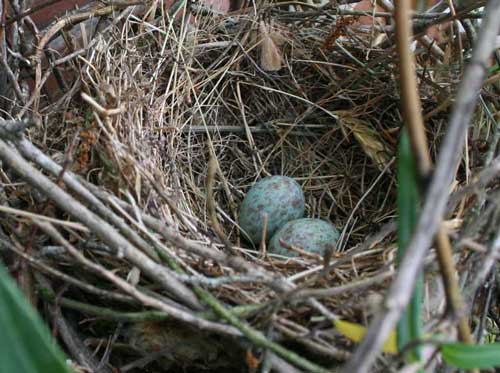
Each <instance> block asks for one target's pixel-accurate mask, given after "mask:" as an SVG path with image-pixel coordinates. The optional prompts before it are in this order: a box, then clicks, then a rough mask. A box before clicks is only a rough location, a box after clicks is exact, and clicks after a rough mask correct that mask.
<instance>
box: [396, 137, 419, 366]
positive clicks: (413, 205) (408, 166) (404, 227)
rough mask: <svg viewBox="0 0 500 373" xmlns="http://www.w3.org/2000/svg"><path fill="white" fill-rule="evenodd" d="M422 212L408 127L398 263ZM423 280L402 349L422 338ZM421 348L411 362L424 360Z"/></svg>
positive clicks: (403, 323)
mask: <svg viewBox="0 0 500 373" xmlns="http://www.w3.org/2000/svg"><path fill="white" fill-rule="evenodd" d="M418 210H419V191H418V181H417V176H416V174H415V164H414V160H413V155H412V150H411V145H410V139H409V137H408V133H407V131H406V128H403V130H402V134H401V139H400V143H399V157H398V247H399V249H398V255H397V259H398V263H399V262H400V261H401V259H402V258H403V256H404V253H405V251H406V247H407V246H408V243H409V241H410V239H411V235H412V233H413V229H414V228H415V224H416V223H417V218H418ZM422 289H423V278H422V276H419V278H418V279H417V282H416V286H415V290H414V292H413V295H412V299H411V301H410V304H409V305H408V307H407V309H406V310H405V312H404V313H403V316H402V317H401V319H400V321H399V323H398V327H397V336H398V338H397V340H398V349H399V350H400V351H401V349H402V348H403V347H404V346H406V345H407V344H408V343H409V342H410V341H412V340H415V339H420V338H421V336H422V331H421V320H420V315H421V305H422V291H423V290H422ZM420 357H421V349H420V347H416V348H414V349H413V350H412V352H411V360H412V361H417V360H420Z"/></svg>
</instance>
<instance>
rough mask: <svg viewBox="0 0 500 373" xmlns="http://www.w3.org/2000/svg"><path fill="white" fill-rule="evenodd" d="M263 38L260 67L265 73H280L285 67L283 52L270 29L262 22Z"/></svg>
mask: <svg viewBox="0 0 500 373" xmlns="http://www.w3.org/2000/svg"><path fill="white" fill-rule="evenodd" d="M259 32H260V38H261V44H260V67H262V69H263V70H265V71H278V70H280V69H281V67H282V66H283V57H282V55H281V51H280V49H279V47H278V46H277V45H276V43H275V42H274V41H273V37H271V33H270V32H269V27H268V26H267V25H266V24H265V23H264V21H261V22H260V24H259Z"/></svg>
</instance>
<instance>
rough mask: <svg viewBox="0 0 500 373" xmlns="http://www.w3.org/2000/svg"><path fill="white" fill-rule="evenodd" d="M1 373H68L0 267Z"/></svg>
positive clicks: (22, 299)
mask: <svg viewBox="0 0 500 373" xmlns="http://www.w3.org/2000/svg"><path fill="white" fill-rule="evenodd" d="M0 330H1V338H0V362H1V364H0V372H1V373H4V372H5V373H12V372H23V373H40V372H51V373H69V372H70V370H69V368H68V366H67V365H66V363H65V359H64V355H63V354H62V352H61V351H60V350H59V349H58V348H57V346H56V345H55V344H54V342H53V341H52V339H51V337H50V334H49V332H48V330H47V329H46V327H45V325H44V324H43V321H42V320H41V319H40V318H39V316H38V314H37V313H36V311H35V310H34V309H33V308H32V307H31V305H30V304H29V303H28V301H27V300H26V299H25V298H24V295H23V294H22V293H21V291H20V290H19V289H18V288H17V286H16V285H15V283H14V281H13V280H12V279H11V278H10V276H9V275H8V273H7V271H6V270H5V268H4V266H3V265H2V264H1V263H0Z"/></svg>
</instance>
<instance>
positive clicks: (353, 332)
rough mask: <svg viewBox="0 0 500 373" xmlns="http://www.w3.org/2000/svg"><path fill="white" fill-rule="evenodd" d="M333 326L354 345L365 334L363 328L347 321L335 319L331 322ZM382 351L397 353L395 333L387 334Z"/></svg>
mask: <svg viewBox="0 0 500 373" xmlns="http://www.w3.org/2000/svg"><path fill="white" fill-rule="evenodd" d="M333 326H334V327H335V329H337V330H338V331H339V332H340V334H342V335H343V336H344V337H346V338H347V339H350V340H351V341H353V342H355V343H359V342H361V340H362V339H363V337H364V336H365V334H366V328H365V327H364V326H362V325H359V324H356V323H352V322H349V321H344V320H340V319H336V320H335V321H334V322H333ZM382 351H383V352H385V353H387V354H393V355H395V354H397V353H398V346H397V342H396V332H395V331H392V332H391V334H389V337H387V340H386V341H385V343H384V347H383V348H382Z"/></svg>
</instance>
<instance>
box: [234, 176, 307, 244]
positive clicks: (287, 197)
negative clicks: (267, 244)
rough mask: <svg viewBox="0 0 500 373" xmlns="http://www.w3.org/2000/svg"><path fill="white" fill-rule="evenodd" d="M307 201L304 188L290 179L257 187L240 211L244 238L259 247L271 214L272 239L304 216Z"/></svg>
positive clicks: (276, 179)
mask: <svg viewBox="0 0 500 373" xmlns="http://www.w3.org/2000/svg"><path fill="white" fill-rule="evenodd" d="M304 212H305V200H304V193H303V192H302V189H301V187H300V185H299V184H298V183H297V182H296V181H295V180H293V179H291V178H289V177H287V176H270V177H266V178H264V179H262V180H260V181H258V182H257V183H255V184H254V185H253V186H252V187H251V188H250V190H249V191H248V193H247V195H246V196H245V199H244V200H243V203H242V205H241V208H240V227H241V229H242V230H243V233H242V235H243V237H246V238H248V239H250V240H251V241H252V242H253V243H254V244H255V245H258V244H259V243H260V241H261V239H262V229H263V225H264V216H265V214H267V219H268V220H267V230H266V232H267V233H266V234H267V237H268V239H269V238H270V237H272V235H273V234H274V232H276V231H277V230H278V229H279V228H281V227H282V226H283V225H284V224H285V223H286V222H288V221H290V220H295V219H299V218H301V217H303V216H304Z"/></svg>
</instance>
